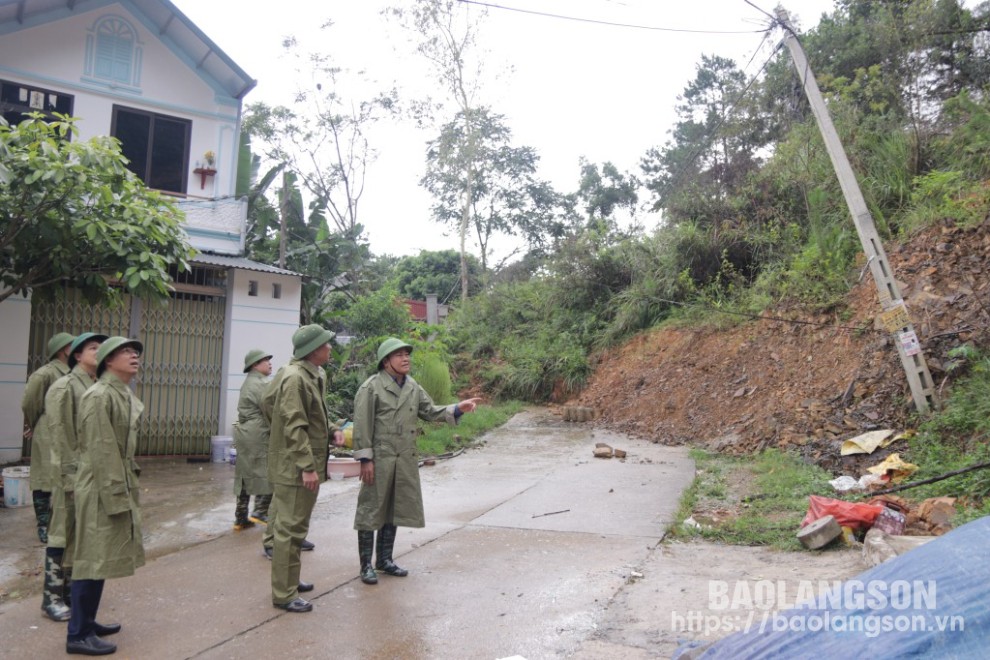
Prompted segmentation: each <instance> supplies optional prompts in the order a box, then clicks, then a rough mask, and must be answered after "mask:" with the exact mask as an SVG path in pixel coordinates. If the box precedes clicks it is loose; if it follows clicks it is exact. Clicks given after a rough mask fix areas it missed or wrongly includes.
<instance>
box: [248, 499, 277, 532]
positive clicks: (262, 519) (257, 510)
mask: <svg viewBox="0 0 990 660" xmlns="http://www.w3.org/2000/svg"><path fill="white" fill-rule="evenodd" d="M271 504H272V496H271V495H255V496H254V511H252V512H251V515H250V516H248V518H249V519H250V520H253V521H254V522H256V523H258V524H259V525H264V524H266V523H267V522H268V507H270V506H271Z"/></svg>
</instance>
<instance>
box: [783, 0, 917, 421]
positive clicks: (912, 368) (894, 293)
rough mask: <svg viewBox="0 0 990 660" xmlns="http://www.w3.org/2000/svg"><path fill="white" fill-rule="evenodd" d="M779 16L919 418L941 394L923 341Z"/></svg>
mask: <svg viewBox="0 0 990 660" xmlns="http://www.w3.org/2000/svg"><path fill="white" fill-rule="evenodd" d="M776 13H777V19H778V20H779V21H780V23H781V25H782V26H783V28H784V45H786V46H787V49H788V50H789V51H790V53H791V58H792V59H793V60H794V67H795V68H796V69H797V72H798V76H799V77H800V78H801V83H802V84H803V85H804V92H805V94H807V95H808V101H809V102H810V103H811V111H812V113H814V115H815V119H816V120H817V121H818V129H819V130H820V131H821V133H822V138H823V139H824V141H825V149H826V150H828V155H829V157H830V158H831V159H832V166H833V167H834V168H835V174H836V176H837V177H838V178H839V186H840V187H841V188H842V194H843V195H844V196H845V198H846V204H847V205H848V206H849V212H850V213H851V214H852V218H853V222H854V223H855V225H856V233H858V234H859V240H860V242H861V243H862V244H863V251H864V252H865V253H866V259H867V262H866V263H867V265H868V266H869V268H870V272H871V273H873V281H874V283H875V284H876V287H877V292H878V293H879V295H880V305H881V306H882V307H883V313H882V314H881V315H880V320H881V322H882V324H883V326H884V327H885V328H886V329H887V331H888V332H890V333H893V334H896V337H895V339H894V343H895V344H896V345H897V353H898V355H900V356H901V364H902V365H904V373H905V374H907V381H908V385H909V386H910V387H911V396H912V397H913V398H914V405H915V407H916V408H917V409H918V412H921V413H926V412H928V410H929V408H930V407H931V406H932V405H934V404H935V388H934V383H932V376H931V374H930V373H929V372H928V365H927V364H926V363H925V356H924V354H923V353H922V352H921V346H920V344H919V342H918V335H917V334H915V332H914V327H913V326H912V325H911V319H910V317H909V316H908V313H907V306H906V305H905V304H904V300H903V299H902V298H901V293H900V290H899V289H898V287H897V282H896V280H894V274H893V271H892V270H891V268H890V263H889V262H888V261H887V254H886V252H884V249H883V244H882V243H881V242H880V236H879V235H878V234H877V230H876V226H875V225H874V224H873V216H871V215H870V211H869V209H868V208H867V206H866V200H865V199H863V193H862V192H861V191H860V189H859V184H858V183H857V182H856V175H855V174H854V173H853V169H852V166H851V165H850V164H849V159H848V158H847V157H846V152H845V150H843V148H842V142H840V141H839V134H838V133H836V131H835V126H834V125H833V124H832V118H831V117H830V116H829V114H828V108H826V107H825V100H824V99H823V98H822V93H821V91H820V90H819V89H818V83H817V82H816V81H815V76H814V74H813V73H812V72H811V67H809V66H808V58H807V57H805V54H804V49H803V48H801V44H800V42H798V40H797V36H796V35H795V32H794V28H792V27H791V24H790V18H789V16H788V14H787V11H786V10H785V9H784V8H783V7H780V6H779V5H778V7H777V10H776Z"/></svg>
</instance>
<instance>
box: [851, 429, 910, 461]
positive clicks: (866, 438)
mask: <svg viewBox="0 0 990 660" xmlns="http://www.w3.org/2000/svg"><path fill="white" fill-rule="evenodd" d="M893 433H894V431H893V430H892V429H882V430H879V431H868V432H866V433H863V434H862V435H857V436H856V437H855V438H849V439H848V440H846V441H844V442H843V443H842V447H841V448H840V449H839V454H840V455H842V456H849V455H850V454H872V453H873V452H874V451H876V450H877V448H883V447H889V446H890V445H892V444H894V443H895V442H897V441H898V440H905V439H907V438H910V437H912V436H913V435H914V434H915V431H914V430H913V429H908V430H907V431H902V432H901V433H898V434H897V435H893Z"/></svg>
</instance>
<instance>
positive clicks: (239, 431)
mask: <svg viewBox="0 0 990 660" xmlns="http://www.w3.org/2000/svg"><path fill="white" fill-rule="evenodd" d="M267 385H268V381H266V380H265V377H264V376H263V375H262V374H260V373H259V372H257V371H249V372H248V374H247V378H246V379H245V380H244V384H243V385H241V396H240V398H238V400H237V427H236V428H235V429H234V447H236V448H237V463H236V464H235V466H234V495H240V494H241V491H242V490H243V492H245V493H247V494H248V495H271V494H272V485H271V484H270V483H268V437H269V434H270V433H271V427H270V426H269V424H268V420H267V419H265V416H264V415H263V414H262V413H261V399H262V396H264V393H265V387H266V386H267Z"/></svg>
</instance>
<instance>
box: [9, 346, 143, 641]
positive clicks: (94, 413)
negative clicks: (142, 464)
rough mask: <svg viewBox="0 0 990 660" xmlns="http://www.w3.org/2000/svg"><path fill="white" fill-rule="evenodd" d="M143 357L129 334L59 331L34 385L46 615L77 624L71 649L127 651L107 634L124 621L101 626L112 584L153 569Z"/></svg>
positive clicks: (25, 404) (34, 464)
mask: <svg viewBox="0 0 990 660" xmlns="http://www.w3.org/2000/svg"><path fill="white" fill-rule="evenodd" d="M142 351H143V346H142V345H141V342H139V341H136V340H133V339H128V338H126V337H107V336H106V335H100V334H95V333H92V332H85V333H82V334H80V335H79V336H77V337H73V336H72V335H69V334H66V333H59V334H57V335H55V336H54V337H52V339H51V340H50V341H49V342H48V357H49V362H48V363H47V364H46V365H44V366H42V367H41V368H39V369H38V370H37V371H35V372H34V373H32V374H31V376H30V377H29V378H28V384H27V386H26V388H25V395H24V399H23V401H22V406H21V407H22V410H23V412H24V417H25V423H26V426H27V427H26V429H25V436H27V437H30V438H31V442H32V449H31V481H32V490H33V491H34V492H33V495H34V505H35V515H36V518H37V527H38V538H39V539H40V540H41V541H42V542H43V543H46V545H47V547H46V549H45V577H44V580H45V582H44V591H43V596H42V610H43V611H44V613H45V615H47V616H48V617H49V618H50V619H53V620H55V621H68V624H69V625H68V633H67V637H66V652H67V653H76V654H82V655H107V654H110V653H114V652H115V651H116V650H117V647H116V645H115V644H113V643H111V642H108V641H106V640H104V639H103V637H104V636H107V635H112V634H114V633H117V632H119V631H120V624H116V623H114V624H101V623H98V622H97V621H96V616H97V612H98V610H99V606H100V600H101V597H102V594H103V585H104V581H105V580H106V579H108V578H117V577H126V576H128V575H133V574H134V570H135V569H136V568H138V567H139V566H143V565H144V544H143V540H142V535H141V509H140V504H139V497H138V493H139V487H138V473H139V468H138V466H137V463H136V462H135V461H134V455H135V452H136V450H137V421H138V418H139V417H140V415H141V412H142V411H143V409H144V407H143V405H142V404H141V402H140V401H139V400H138V399H137V398H136V397H135V396H134V394H133V393H132V392H131V389H130V387H129V385H130V383H131V381H132V380H133V378H134V377H135V376H136V375H137V372H138V370H139V368H140V355H141V352H142ZM53 376H54V377H53Z"/></svg>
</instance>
